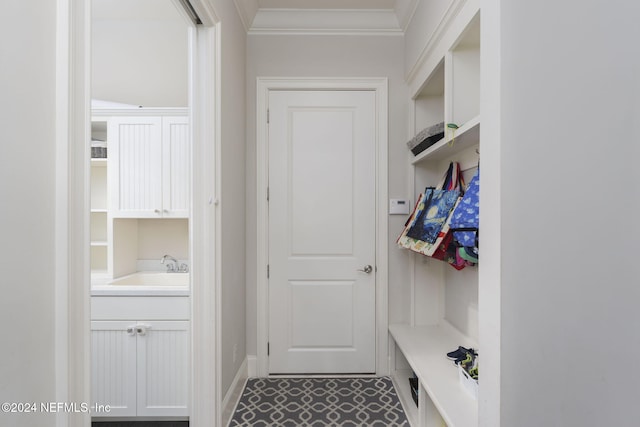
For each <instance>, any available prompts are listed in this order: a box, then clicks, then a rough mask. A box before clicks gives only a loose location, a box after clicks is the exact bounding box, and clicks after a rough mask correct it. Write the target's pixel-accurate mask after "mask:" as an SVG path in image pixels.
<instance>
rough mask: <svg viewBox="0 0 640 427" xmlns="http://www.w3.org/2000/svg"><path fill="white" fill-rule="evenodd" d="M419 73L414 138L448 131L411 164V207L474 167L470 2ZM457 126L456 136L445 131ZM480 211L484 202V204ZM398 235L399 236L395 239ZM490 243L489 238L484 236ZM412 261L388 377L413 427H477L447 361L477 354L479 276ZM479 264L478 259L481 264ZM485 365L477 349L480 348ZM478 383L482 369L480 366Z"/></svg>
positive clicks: (475, 36) (476, 113) (476, 19)
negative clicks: (463, 352)
mask: <svg viewBox="0 0 640 427" xmlns="http://www.w3.org/2000/svg"><path fill="white" fill-rule="evenodd" d="M433 43H434V45H433V46H432V49H431V53H430V55H429V56H428V57H426V58H425V60H424V63H423V64H424V67H421V68H420V70H422V71H421V73H419V74H416V75H414V76H413V77H412V78H411V80H410V81H408V84H409V86H410V88H412V90H413V94H412V101H413V102H412V105H413V115H412V117H411V124H412V130H413V132H415V133H417V132H419V131H421V130H422V129H424V128H426V127H428V126H431V125H434V124H436V123H439V122H444V123H445V135H444V138H443V139H442V140H440V141H439V142H436V143H435V144H434V145H432V146H431V147H429V148H428V149H426V150H425V151H423V152H422V153H420V154H418V155H417V156H415V157H414V156H413V155H412V154H410V153H409V155H410V157H411V159H410V160H409V165H408V167H409V169H410V171H411V175H412V177H413V189H412V193H413V196H414V199H413V200H417V195H418V194H419V193H421V192H422V191H424V189H425V187H427V186H436V185H437V184H438V182H439V180H440V179H441V177H442V175H443V174H444V173H445V171H446V170H447V166H448V164H449V162H451V161H457V162H459V163H460V164H461V167H462V169H463V170H465V171H466V172H465V173H464V176H465V179H466V182H467V183H468V182H469V180H470V179H471V176H472V175H473V173H475V168H476V167H477V165H478V161H479V160H478V152H479V150H480V147H481V142H480V12H479V4H478V2H474V1H471V0H470V1H467V2H465V3H464V5H463V6H462V7H461V9H460V13H459V14H458V15H457V16H456V17H455V18H454V19H452V20H451V21H449V22H448V23H447V24H446V25H445V26H444V27H443V30H442V33H441V34H440V37H439V39H437V40H435V41H433ZM447 124H455V125H457V126H458V129H456V130H453V129H451V128H447ZM481 204H482V202H481ZM400 231H401V230H398V233H399V232H400ZM482 238H483V239H490V236H483V237H482ZM406 256H408V257H410V258H411V259H410V264H411V268H412V272H411V278H412V283H411V299H410V301H409V303H408V305H407V306H406V310H407V312H408V313H410V314H409V316H408V317H409V321H408V322H406V323H398V324H391V325H390V327H389V334H390V342H391V373H392V377H393V379H394V381H395V382H396V386H397V388H398V389H399V395H400V397H401V399H402V401H403V403H404V406H405V408H406V409H407V413H408V414H407V415H408V417H409V419H410V422H411V424H412V425H413V426H414V427H415V426H420V427H435V426H437V427H440V426H442V425H447V426H448V427H453V426H462V427H474V426H477V425H478V403H477V401H476V400H474V399H473V398H472V397H471V396H470V395H469V394H468V393H467V392H466V390H465V389H464V387H463V386H462V385H461V384H460V382H459V379H458V372H457V369H456V366H455V365H454V364H453V363H452V362H451V361H449V360H447V358H446V353H447V352H449V351H452V350H455V349H457V347H458V346H465V347H473V348H475V349H478V348H479V346H478V293H479V286H478V270H477V267H466V268H465V269H463V270H461V271H457V270H454V269H453V268H452V267H450V266H449V265H447V264H446V263H444V262H442V261H438V260H435V259H431V258H428V257H424V256H422V255H417V254H412V253H410V252H409V251H407V252H406ZM480 262H482V261H481V258H480ZM479 353H480V359H479V360H480V361H482V348H479ZM413 374H415V375H417V377H418V380H419V387H418V389H419V399H418V406H417V407H416V405H415V404H414V402H413V400H412V399H411V393H410V389H409V384H408V377H410V376H411V375H413ZM480 376H482V364H480Z"/></svg>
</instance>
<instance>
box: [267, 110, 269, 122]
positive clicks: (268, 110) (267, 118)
mask: <svg viewBox="0 0 640 427" xmlns="http://www.w3.org/2000/svg"><path fill="white" fill-rule="evenodd" d="M267 124H269V109H268V108H267Z"/></svg>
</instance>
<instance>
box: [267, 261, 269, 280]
mask: <svg viewBox="0 0 640 427" xmlns="http://www.w3.org/2000/svg"><path fill="white" fill-rule="evenodd" d="M268 278H269V264H267V279H268Z"/></svg>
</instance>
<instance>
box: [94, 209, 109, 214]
mask: <svg viewBox="0 0 640 427" xmlns="http://www.w3.org/2000/svg"><path fill="white" fill-rule="evenodd" d="M91 213H104V214H106V213H107V210H106V209H91Z"/></svg>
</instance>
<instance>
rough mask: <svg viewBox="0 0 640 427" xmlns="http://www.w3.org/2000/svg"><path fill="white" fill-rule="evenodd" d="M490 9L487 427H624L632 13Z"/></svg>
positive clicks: (576, 6) (634, 257) (634, 315)
mask: <svg viewBox="0 0 640 427" xmlns="http://www.w3.org/2000/svg"><path fill="white" fill-rule="evenodd" d="M500 4H501V8H500V13H501V16H500V30H501V32H502V35H501V40H502V48H501V55H502V61H501V68H500V71H501V81H502V86H501V92H502V96H501V103H502V109H501V114H500V121H501V126H500V131H501V132H502V138H501V156H502V160H501V165H502V189H501V191H502V236H503V238H502V243H501V244H502V351H501V371H502V387H501V398H502V414H501V417H502V423H501V425H502V426H519V427H529V426H531V427H533V426H536V427H537V426H543V425H544V426H637V425H638V423H639V422H640V415H639V414H638V403H637V396H638V391H637V385H638V382H639V381H640V371H639V370H638V369H636V367H635V365H634V363H633V362H632V361H630V359H629V356H627V355H635V354H639V353H640V340H639V339H638V336H639V332H638V331H640V316H638V302H639V301H640V286H639V284H640V280H639V279H638V268H637V265H638V254H639V251H638V248H637V245H636V242H637V239H638V237H640V228H639V227H640V226H639V225H638V221H637V212H638V208H639V207H640V206H639V201H640V190H639V185H638V182H640V172H639V170H640V169H639V168H638V166H637V164H636V162H637V161H638V159H639V158H640V156H639V154H640V149H639V148H638V147H639V142H638V141H640V127H639V125H640V80H639V79H638V76H639V75H640V74H639V72H640V55H638V44H637V43H638V40H640V27H639V26H638V19H639V18H640V7H639V6H638V5H637V4H636V3H634V2H628V1H625V0H610V1H606V2H605V1H597V2H588V3H581V2H557V1H549V0H542V1H537V2H509V1H502V2H501V3H500ZM492 113H494V112H492ZM483 114H484V112H483Z"/></svg>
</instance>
